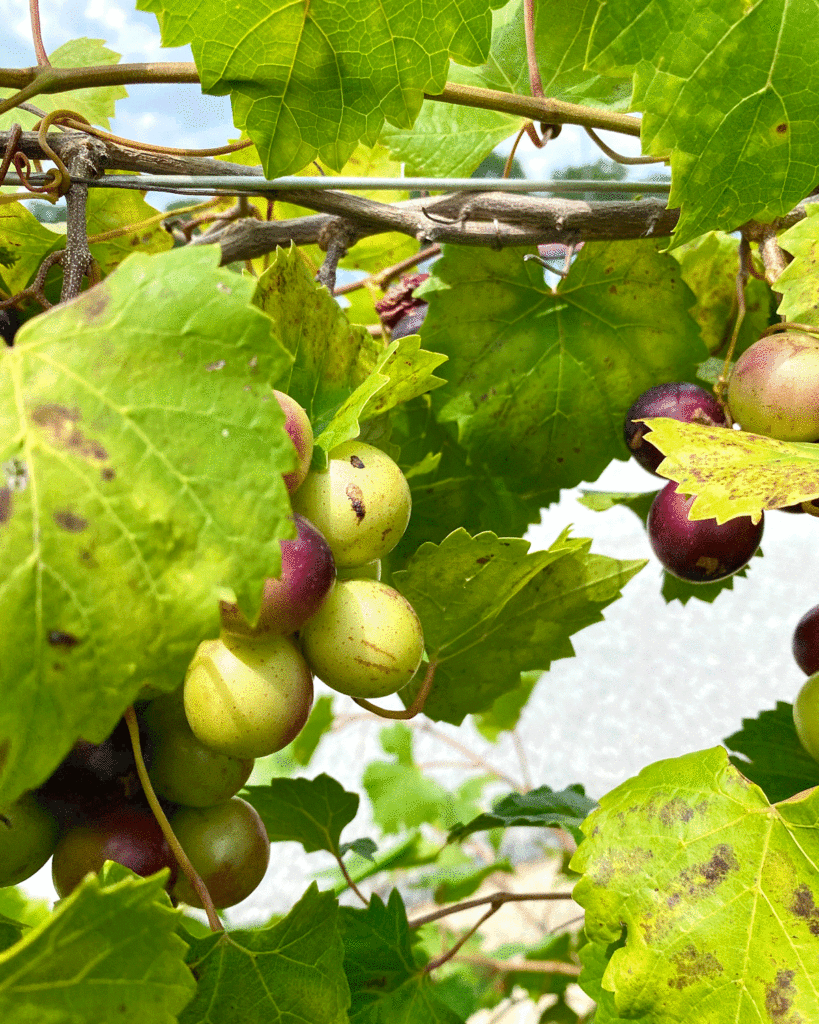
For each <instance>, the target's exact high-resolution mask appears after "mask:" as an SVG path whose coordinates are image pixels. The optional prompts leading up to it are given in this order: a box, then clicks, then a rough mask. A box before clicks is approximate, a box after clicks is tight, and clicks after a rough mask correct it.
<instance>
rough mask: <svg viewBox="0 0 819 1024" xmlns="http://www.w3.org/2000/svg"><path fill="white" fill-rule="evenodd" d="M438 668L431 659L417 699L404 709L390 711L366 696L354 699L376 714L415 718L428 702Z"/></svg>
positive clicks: (388, 716)
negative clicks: (371, 701)
mask: <svg viewBox="0 0 819 1024" xmlns="http://www.w3.org/2000/svg"><path fill="white" fill-rule="evenodd" d="M437 668H438V662H437V661H431V662H430V663H429V665H428V666H427V674H426V675H425V676H424V682H423V683H422V684H421V689H420V690H419V691H418V693H417V694H416V696H415V700H414V701H413V702H412V704H410V706H409V707H408V708H405V709H404V710H403V711H389V710H388V709H387V708H380V707H378V705H377V704H371V703H370V702H369V701H368V700H366V699H365V698H364V697H353V700H354V701H355V702H356V704H358V705H359V707H362V708H366V709H367V711H372V713H373V714H374V715H378V716H379V717H381V718H400V719H403V720H405V721H406V720H407V719H409V718H415V716H416V715H417V714H419V713H420V712H421V711H423V710H424V705H425V704H426V702H427V697H428V696H429V691H430V690H431V689H432V682H433V680H434V679H435V670H436V669H437Z"/></svg>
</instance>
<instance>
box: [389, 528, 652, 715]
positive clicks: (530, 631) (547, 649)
mask: <svg viewBox="0 0 819 1024" xmlns="http://www.w3.org/2000/svg"><path fill="white" fill-rule="evenodd" d="M590 545H591V541H590V540H585V539H583V538H571V537H569V536H568V533H567V531H564V533H563V534H561V535H560V537H558V538H557V540H556V541H555V542H554V543H553V544H552V545H551V547H550V548H549V549H548V550H546V551H535V552H531V553H530V552H529V544H528V542H527V541H525V540H522V539H519V538H514V537H513V538H505V539H501V538H498V537H496V536H495V535H494V534H493V533H489V532H486V533H481V534H478V535H477V536H476V537H470V536H469V534H468V533H467V532H466V531H465V530H455V531H454V532H453V533H451V534H450V535H449V536H448V537H446V538H445V539H444V540H443V541H442V542H441V544H439V545H435V544H423V545H422V546H421V547H420V548H419V549H418V551H417V552H416V554H415V555H414V556H413V557H412V558H411V559H410V561H409V563H408V565H407V568H406V569H403V570H401V571H400V572H396V573H394V574H393V577H392V579H393V584H394V585H395V587H396V588H397V589H398V590H400V591H401V593H402V594H404V596H405V597H406V598H407V600H408V601H409V602H410V604H411V605H412V606H413V608H414V609H415V611H416V612H417V614H418V617H419V618H420V620H421V625H422V627H423V630H424V640H425V644H426V650H427V653H428V655H429V658H430V661H434V662H436V664H437V668H436V673H435V681H434V683H433V686H432V690H431V692H430V695H429V697H428V698H427V701H426V704H425V706H424V713H425V714H426V715H427V717H428V718H431V719H433V720H434V721H445V722H451V723H452V724H453V725H459V724H460V723H461V722H462V721H463V719H464V718H465V716H466V715H468V714H477V713H480V712H482V711H487V710H488V709H489V708H490V707H491V706H492V704H493V703H494V702H495V701H496V700H497V698H498V697H499V696H500V695H501V694H503V693H507V692H508V691H509V690H513V689H515V688H517V687H518V686H519V685H520V673H521V672H523V671H527V670H530V671H531V670H535V669H540V670H545V669H547V668H548V667H549V665H550V664H551V662H552V661H555V660H557V659H558V658H568V657H571V656H572V655H573V654H574V649H573V647H572V644H571V641H570V640H569V637H570V636H571V635H572V634H573V633H576V632H577V631H578V630H580V629H583V628H584V627H586V626H589V625H591V624H592V623H593V622H598V621H600V620H601V619H602V617H603V616H602V609H603V608H604V607H605V606H606V605H608V604H610V603H611V602H612V601H614V600H616V598H618V597H619V596H620V592H621V590H622V588H623V587H624V586H625V584H626V583H627V582H628V581H629V580H630V579H631V577H632V576H634V574H635V573H637V572H638V571H639V570H640V569H641V568H642V567H643V566H644V565H645V564H646V563H645V561H618V560H616V559H612V558H607V557H606V556H604V555H594V554H591V553H590V552H589V547H590ZM419 686H420V681H419V679H418V677H417V676H416V679H414V680H412V681H410V683H409V684H408V685H407V686H406V687H405V688H404V689H403V690H402V691H401V693H400V696H401V699H402V700H403V701H404V702H405V704H406V705H407V706H409V704H410V703H411V702H412V700H413V697H414V695H415V693H417V691H418V687H419Z"/></svg>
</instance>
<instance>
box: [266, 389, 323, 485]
mask: <svg viewBox="0 0 819 1024" xmlns="http://www.w3.org/2000/svg"><path fill="white" fill-rule="evenodd" d="M273 397H274V398H275V399H276V401H277V402H278V403H279V405H280V406H281V410H282V412H283V413H284V429H285V430H286V431H287V433H288V435H289V437H290V440H291V441H292V442H293V447H294V448H295V449H296V456H297V457H298V465H297V466H296V468H295V469H294V470H293V472H292V473H285V474H284V483H285V486H286V487H287V490H288V491H289V492H290V493H291V494H292V493H293V491H295V490H298V488H299V487H301V485H302V483H303V482H304V478H305V477H306V476H307V471H308V470H309V469H310V462H311V460H312V458H313V428H312V426H311V424H310V419H309V417H308V416H307V413H306V412H305V411H304V409H302V407H301V406H300V405H299V403H298V402H297V401H296V400H295V399H294V398H291V397H290V395H286V394H285V393H284V392H283V391H274V392H273Z"/></svg>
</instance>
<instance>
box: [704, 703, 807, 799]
mask: <svg viewBox="0 0 819 1024" xmlns="http://www.w3.org/2000/svg"><path fill="white" fill-rule="evenodd" d="M723 743H724V744H725V746H726V747H728V749H729V750H733V751H736V753H737V754H741V755H742V756H741V757H736V756H734V755H732V756H731V758H730V761H731V764H733V765H734V767H735V768H738V769H739V770H740V771H741V772H742V774H743V775H744V776H745V777H746V778H747V779H750V780H751V782H755V783H756V785H757V786H759V788H760V789H761V790H762V791H763V793H764V794H765V796H766V797H767V798H768V800H770V802H771V803H776V802H777V801H778V800H787V799H789V798H790V797H792V796H793V795H794V794H795V793H801V792H802V790H805V789H810V788H811V786H819V764H817V763H816V761H814V759H813V758H812V757H811V756H810V754H808V753H807V751H806V750H804V749H803V747H802V744H801V743H800V742H799V737H798V736H797V735H796V726H795V725H794V724H793V705H792V704H786V703H785V701H782V700H778V701H777V702H776V707H775V708H773V709H772V710H770V711H761V712H760V713H759V715H758V716H757V717H756V718H743V719H742V728H741V729H740V730H739V731H738V732H735V733H732V734H731V735H730V736H728V737H727V738H726V739H724V740H723Z"/></svg>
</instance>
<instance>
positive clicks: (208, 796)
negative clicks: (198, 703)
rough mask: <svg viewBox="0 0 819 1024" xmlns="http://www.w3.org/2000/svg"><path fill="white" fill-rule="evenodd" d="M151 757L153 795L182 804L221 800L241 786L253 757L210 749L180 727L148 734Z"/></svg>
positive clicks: (244, 781)
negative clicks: (235, 755) (221, 752)
mask: <svg viewBox="0 0 819 1024" xmlns="http://www.w3.org/2000/svg"><path fill="white" fill-rule="evenodd" d="M152 740H153V743H152V747H151V750H152V754H153V760H152V762H151V768H150V771H149V772H148V774H149V776H150V778H151V783H152V785H153V787H154V790H155V792H156V794H157V796H160V797H162V798H163V799H165V800H170V801H171V802H172V803H175V804H184V805H185V807H210V806H211V805H212V804H220V803H224V801H225V800H229V799H230V798H231V797H232V796H235V795H236V793H238V792H239V790H240V789H241V788H242V786H244V784H245V783H246V782H247V780H248V779H249V778H250V773H251V772H252V771H253V758H250V757H245V758H239V757H230V756H229V755H228V754H220V753H219V752H218V751H216V750H211V749H210V748H209V747H206V746H205V745H204V743H200V741H199V740H198V739H197V738H196V736H194V734H193V730H192V729H191V728H190V726H189V725H188V723H187V722H185V724H184V726H177V727H175V728H172V729H163V730H162V731H161V732H159V733H155V734H153V736H152Z"/></svg>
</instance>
